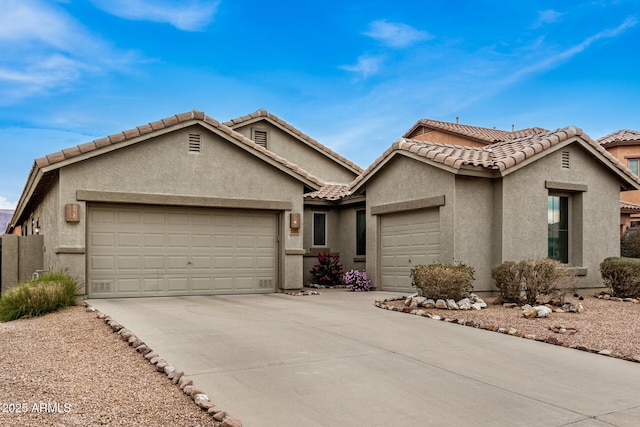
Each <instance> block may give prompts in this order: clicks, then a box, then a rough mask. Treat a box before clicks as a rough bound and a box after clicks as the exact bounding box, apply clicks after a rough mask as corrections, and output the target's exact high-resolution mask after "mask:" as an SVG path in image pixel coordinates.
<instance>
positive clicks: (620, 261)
mask: <svg viewBox="0 0 640 427" xmlns="http://www.w3.org/2000/svg"><path fill="white" fill-rule="evenodd" d="M600 274H601V276H602V280H603V281H604V284H605V285H606V286H607V287H608V288H609V291H610V292H611V294H612V295H613V296H615V297H618V298H633V297H637V296H640V259H637V258H618V257H610V258H606V259H605V260H604V261H602V263H600Z"/></svg>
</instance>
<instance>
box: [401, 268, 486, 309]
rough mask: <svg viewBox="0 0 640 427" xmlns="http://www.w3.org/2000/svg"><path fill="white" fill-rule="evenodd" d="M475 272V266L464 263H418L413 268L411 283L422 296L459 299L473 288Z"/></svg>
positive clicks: (467, 294)
mask: <svg viewBox="0 0 640 427" xmlns="http://www.w3.org/2000/svg"><path fill="white" fill-rule="evenodd" d="M473 273H474V270H473V267H469V266H468V265H465V264H462V263H455V264H442V263H440V262H434V263H433V264H430V265H417V266H415V267H413V268H412V269H411V284H412V285H413V286H415V287H416V288H418V294H419V295H420V296H423V297H427V298H432V299H438V298H442V299H454V300H456V301H458V300H461V299H462V298H465V297H467V296H469V293H470V292H471V290H472V289H473Z"/></svg>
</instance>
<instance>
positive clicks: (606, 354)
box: [598, 350, 611, 356]
mask: <svg viewBox="0 0 640 427" xmlns="http://www.w3.org/2000/svg"><path fill="white" fill-rule="evenodd" d="M598 354H602V355H603V356H611V350H601V351H599V352H598Z"/></svg>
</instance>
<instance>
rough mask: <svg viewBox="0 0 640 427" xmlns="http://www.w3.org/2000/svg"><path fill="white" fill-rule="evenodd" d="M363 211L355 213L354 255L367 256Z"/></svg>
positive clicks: (365, 224) (364, 214) (364, 215)
mask: <svg viewBox="0 0 640 427" xmlns="http://www.w3.org/2000/svg"><path fill="white" fill-rule="evenodd" d="M366 218H367V217H366V213H365V210H364V209H362V210H359V211H356V255H366V254H367V223H366Z"/></svg>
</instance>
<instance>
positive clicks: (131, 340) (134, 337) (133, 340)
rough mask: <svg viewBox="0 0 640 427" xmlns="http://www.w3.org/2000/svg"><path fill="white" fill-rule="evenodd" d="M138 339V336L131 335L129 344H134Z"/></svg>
mask: <svg viewBox="0 0 640 427" xmlns="http://www.w3.org/2000/svg"><path fill="white" fill-rule="evenodd" d="M137 339H138V337H136V336H135V335H131V336H130V337H129V339H128V340H127V342H128V343H129V344H133V343H134V342H136V340H137Z"/></svg>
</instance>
